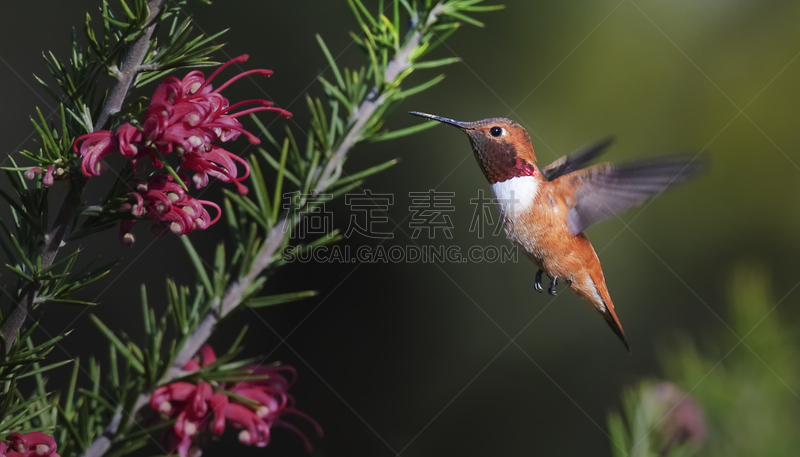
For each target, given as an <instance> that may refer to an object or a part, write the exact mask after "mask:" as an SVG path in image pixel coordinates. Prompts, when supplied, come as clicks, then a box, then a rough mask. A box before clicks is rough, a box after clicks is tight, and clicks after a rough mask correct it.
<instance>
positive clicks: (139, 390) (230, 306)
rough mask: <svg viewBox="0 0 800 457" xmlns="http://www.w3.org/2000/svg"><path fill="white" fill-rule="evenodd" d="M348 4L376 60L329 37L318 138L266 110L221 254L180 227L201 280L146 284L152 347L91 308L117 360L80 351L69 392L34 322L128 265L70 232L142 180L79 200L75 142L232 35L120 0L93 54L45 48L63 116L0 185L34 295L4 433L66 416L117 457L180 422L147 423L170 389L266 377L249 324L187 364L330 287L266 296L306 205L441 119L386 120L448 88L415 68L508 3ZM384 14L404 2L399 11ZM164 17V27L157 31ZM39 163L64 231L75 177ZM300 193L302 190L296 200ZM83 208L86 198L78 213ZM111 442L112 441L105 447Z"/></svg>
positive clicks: (14, 256) (67, 450) (0, 384)
mask: <svg viewBox="0 0 800 457" xmlns="http://www.w3.org/2000/svg"><path fill="white" fill-rule="evenodd" d="M348 3H349V5H350V7H351V8H352V10H353V13H354V15H355V17H356V19H357V21H358V24H359V27H360V30H359V31H358V33H356V34H354V35H353V37H354V39H355V40H356V42H357V44H358V45H359V46H360V47H361V48H362V49H363V51H364V53H365V55H366V64H365V65H364V66H363V67H362V68H359V69H356V70H354V69H349V68H340V67H339V66H338V64H337V63H336V62H335V60H334V59H333V57H332V55H331V53H330V51H329V50H328V48H327V46H326V45H325V43H324V42H323V41H322V39H321V38H319V37H318V40H319V44H320V47H321V50H322V55H323V57H324V58H325V59H326V60H327V62H328V64H329V66H330V69H331V74H332V76H333V77H332V78H331V80H330V81H329V80H328V79H323V78H321V79H320V82H321V84H322V89H323V92H324V97H323V98H322V99H319V98H312V97H308V98H307V107H308V109H309V112H310V114H311V123H310V126H309V128H308V135H304V136H306V137H307V138H308V140H307V141H306V143H305V144H304V145H300V144H299V143H298V141H297V140H296V138H295V134H293V133H292V131H291V130H289V129H287V130H286V135H285V137H284V138H282V139H281V140H280V141H279V140H277V139H276V138H275V137H274V136H273V135H272V134H271V133H270V132H269V131H268V129H267V128H266V127H265V126H264V125H263V124H261V123H260V122H259V121H258V119H255V118H254V119H255V122H256V124H257V125H258V128H259V130H260V131H261V133H262V134H263V137H265V138H266V139H267V145H266V147H264V148H259V149H258V152H257V154H253V155H251V156H250V157H249V158H247V159H248V161H249V164H250V167H251V175H250V189H251V192H250V193H249V195H240V194H238V193H235V192H228V191H226V193H225V195H226V199H225V202H224V213H225V218H226V221H227V225H228V228H229V229H230V234H231V242H229V243H220V244H219V245H218V246H217V249H216V253H215V257H214V259H213V262H210V263H207V262H206V261H204V260H203V259H202V258H201V257H200V255H199V254H198V252H197V251H196V250H195V248H194V247H193V245H192V243H191V242H190V241H189V239H188V237H181V238H180V239H181V241H182V242H183V244H184V247H185V249H186V251H187V255H188V258H189V259H190V261H191V263H192V265H193V266H194V269H195V272H196V277H197V284H196V285H194V286H183V285H179V284H176V283H174V282H173V281H171V280H168V281H167V297H166V306H163V305H162V306H151V305H150V303H149V300H148V296H147V293H146V289H145V287H144V286H142V293H141V308H142V322H143V327H144V339H143V341H141V342H135V341H133V340H132V339H131V338H129V337H128V336H127V335H125V334H124V333H122V332H120V331H118V330H116V329H113V328H111V327H109V326H108V325H106V324H105V323H103V322H102V321H101V320H100V319H99V318H97V317H96V316H92V317H91V319H92V321H93V323H94V324H95V327H96V328H97V330H98V332H99V333H100V334H101V335H102V336H103V338H104V339H105V340H106V341H107V342H108V345H107V347H108V362H107V363H106V364H104V365H103V366H102V367H101V364H100V363H99V362H97V361H96V360H95V359H94V358H88V364H85V363H84V364H83V365H82V364H81V363H80V361H78V360H76V361H75V362H74V364H73V366H72V374H71V377H70V380H69V382H68V384H67V385H66V386H65V387H64V388H62V389H59V390H57V391H56V392H55V393H52V392H47V391H46V390H45V380H46V379H45V378H44V374H45V373H46V372H48V371H49V370H51V369H54V368H57V367H58V366H61V365H64V364H66V363H70V361H66V362H58V363H50V364H44V363H43V362H42V361H44V360H45V356H46V355H47V354H48V353H49V352H50V351H51V350H52V348H53V346H54V345H55V344H56V343H57V342H58V341H59V340H61V339H62V338H63V337H64V336H65V335H60V336H57V337H55V338H52V339H51V340H49V341H46V342H45V343H40V344H38V346H37V345H34V343H33V341H32V340H31V339H30V336H31V332H32V330H33V328H35V326H31V327H29V328H28V329H24V330H23V331H22V334H19V331H20V329H21V328H22V326H23V323H24V321H25V319H24V318H25V314H27V312H28V311H29V310H30V309H32V308H33V307H34V306H38V305H40V304H44V303H61V304H72V305H95V303H91V302H88V301H83V300H81V299H79V298H76V296H75V294H76V292H78V291H80V290H81V289H83V288H84V287H86V286H87V285H89V284H91V283H93V282H96V281H99V280H102V279H103V278H104V277H105V276H106V275H107V274H108V273H109V271H111V269H112V268H113V266H114V263H111V264H107V265H102V266H99V267H97V266H92V265H88V266H82V267H79V265H80V262H79V260H80V253H81V251H80V250H72V251H71V252H69V253H67V254H66V255H62V257H61V258H59V259H56V254H57V253H58V252H59V249H60V248H61V246H62V241H71V240H75V239H78V238H81V237H85V236H88V235H91V234H93V233H96V232H98V231H101V230H106V229H108V228H111V227H113V226H114V225H115V224H116V222H117V218H118V215H117V214H115V213H114V212H113V211H109V209H108V208H116V207H119V203H121V202H122V200H123V199H124V198H125V194H126V193H127V192H129V189H128V188H127V183H128V182H129V181H130V179H131V178H132V176H133V170H132V168H131V167H130V166H126V167H125V168H124V169H123V170H121V171H120V172H119V173H118V176H117V179H116V181H115V183H114V184H113V185H112V186H111V188H110V189H109V191H108V192H107V193H106V194H105V196H104V197H103V198H101V199H100V201H99V202H96V204H93V205H91V206H88V207H80V208H78V205H79V204H80V202H81V192H82V189H83V186H84V185H85V182H86V178H85V177H84V176H83V175H82V174H81V172H80V169H79V161H80V157H79V156H78V154H76V153H75V151H74V149H73V145H74V144H75V140H76V138H78V137H79V136H80V135H82V134H85V133H87V132H92V131H95V130H98V129H104V128H108V127H113V126H114V125H116V124H118V123H119V122H122V121H124V122H131V123H133V124H136V122H137V119H138V118H140V115H141V114H142V113H143V111H144V106H146V100H134V101H129V100H127V99H126V96H127V95H128V92H129V91H130V90H131V89H132V88H133V87H140V86H142V85H145V84H147V83H150V82H153V81H156V80H160V79H162V78H163V77H164V76H166V75H167V74H169V73H170V72H172V71H173V70H174V69H176V68H179V67H185V66H191V67H198V66H204V65H211V64H213V62H211V61H209V60H208V56H209V54H210V53H212V52H213V51H216V50H217V49H219V45H215V44H213V43H214V42H215V41H216V39H217V38H219V36H220V35H221V33H222V32H220V33H217V34H213V35H210V36H205V35H203V34H195V33H194V31H193V28H192V26H191V21H190V20H189V19H188V18H187V17H186V16H185V14H184V13H183V12H182V8H183V7H184V6H185V4H186V0H175V1H171V2H167V4H166V5H165V6H164V7H163V8H161V9H160V10H158V14H154V11H151V10H150V7H151V6H153V5H158V2H156V1H153V0H151V1H150V2H148V1H146V0H118V3H114V4H115V5H117V7H116V8H112V7H111V3H110V2H109V1H108V0H104V1H103V3H102V8H101V12H100V15H99V20H97V19H96V17H95V18H93V17H92V16H89V15H87V18H86V23H85V33H86V38H87V40H88V43H89V48H88V50H83V49H81V48H79V46H78V45H77V40H75V39H73V47H72V51H71V55H70V57H69V59H68V60H66V61H64V60H61V59H59V58H57V57H56V56H55V55H53V54H46V56H45V60H46V63H47V67H48V70H49V71H50V73H51V74H52V77H53V79H54V81H55V85H54V86H53V87H51V86H50V85H48V84H47V83H45V82H44V81H43V80H41V79H40V80H39V81H40V83H42V84H43V85H44V86H45V87H46V88H47V90H48V91H49V92H50V93H51V94H52V95H53V96H54V97H55V98H56V99H57V100H58V101H59V115H60V116H59V117H58V121H57V122H52V121H51V120H50V118H49V117H47V116H45V115H44V114H43V113H41V112H39V111H37V118H36V119H35V120H34V121H33V124H34V127H35V129H36V131H37V133H38V138H39V140H38V143H39V148H38V149H36V150H28V151H22V152H21V155H22V156H23V157H25V158H26V159H28V160H30V161H31V162H33V165H32V166H19V165H18V164H17V163H16V162H12V165H13V166H12V167H9V168H6V169H5V171H6V174H7V176H8V180H9V183H10V186H11V188H12V190H13V191H12V192H11V193H7V192H6V191H4V190H1V189H0V197H2V198H3V199H4V200H5V201H6V202H7V203H8V206H9V211H10V214H11V218H10V220H8V221H4V220H0V229H1V230H2V232H1V233H0V248H1V249H2V250H3V252H4V254H5V255H6V257H7V265H6V266H7V268H8V269H9V270H10V271H11V272H12V273H13V274H14V275H15V278H16V286H15V289H14V290H15V292H14V294H13V299H14V301H15V303H22V305H18V306H17V307H16V308H12V311H13V312H12V313H10V314H9V315H8V316H4V319H3V328H2V335H3V336H4V337H5V338H4V339H0V342H2V343H3V345H2V346H3V347H2V348H1V349H2V355H3V357H4V358H3V359H2V360H1V361H0V389H2V391H3V392H4V393H5V396H4V397H3V398H4V399H3V401H2V403H0V433H1V432H3V431H6V432H8V431H12V430H15V429H20V428H24V429H25V430H26V431H30V430H39V429H41V430H47V431H48V432H51V431H52V430H53V427H55V426H56V425H58V427H56V428H55V431H54V432H53V433H54V438H55V439H56V441H57V443H58V446H59V453H61V454H63V455H74V454H79V453H83V452H86V451H87V450H88V449H90V447H93V446H94V445H96V444H97V443H100V444H101V446H99V447H97V448H94V447H93V449H94V450H93V452H99V454H96V453H95V454H93V455H100V454H103V453H105V452H106V451H107V450H109V448H111V449H110V451H111V455H115V456H116V455H125V454H128V453H130V452H133V451H135V450H136V449H139V448H141V447H142V446H144V445H145V444H146V443H147V441H148V439H149V434H150V433H152V432H154V431H157V430H158V429H159V428H164V427H168V426H170V425H171V423H170V422H169V421H161V422H159V423H157V424H156V425H152V426H150V425H149V424H148V425H145V424H143V422H142V418H141V416H142V414H141V411H142V408H144V407H145V406H146V405H147V404H148V401H149V398H150V395H151V393H152V392H153V390H154V389H155V388H157V387H159V386H162V385H164V384H166V383H169V382H174V381H176V380H186V381H189V382H197V381H199V380H204V381H208V382H229V381H236V380H240V379H243V377H244V376H246V375H247V376H249V377H250V379H252V378H253V377H252V375H249V374H248V373H247V372H246V371H245V370H244V367H245V365H246V364H248V363H252V362H254V361H256V360H255V359H252V360H247V359H245V360H242V359H237V357H238V356H239V355H240V352H241V347H240V342H241V340H242V338H243V336H244V331H245V330H244V329H243V330H242V332H241V333H240V335H239V337H238V338H237V340H236V342H235V343H234V344H233V345H232V346H231V348H230V349H229V350H228V352H227V353H226V354H224V355H222V356H219V357H218V359H217V361H216V362H214V363H212V364H209V365H207V366H205V367H203V368H202V369H200V370H198V371H195V372H192V373H185V372H183V370H182V369H183V367H184V365H185V363H186V362H187V360H189V358H190V357H192V356H193V355H194V354H195V353H196V351H197V350H198V349H199V348H200V347H201V346H202V344H204V343H205V342H206V340H207V339H208V338H209V337H210V336H211V334H212V332H213V330H214V329H215V327H216V326H217V325H218V324H219V323H220V321H222V320H223V319H224V318H225V317H226V316H228V315H229V314H230V313H231V312H232V311H234V310H236V309H240V308H241V305H243V304H244V305H247V306H250V307H252V308H263V307H269V306H273V305H278V304H283V303H289V302H294V301H297V300H303V299H307V298H310V297H313V296H315V295H316V292H315V291H298V292H287V293H277V294H272V295H267V296H259V294H260V293H261V291H262V289H263V288H264V285H265V284H266V281H267V279H268V278H269V276H270V275H271V274H272V273H273V271H274V270H275V269H277V268H279V267H280V266H282V265H283V262H284V261H283V259H282V255H281V252H282V248H284V247H286V246H288V245H289V243H290V242H291V239H292V234H293V233H294V231H295V230H296V227H297V224H298V223H299V222H300V220H301V219H302V217H303V214H307V213H308V212H309V211H312V210H313V209H314V208H316V207H318V206H319V205H321V204H323V203H325V202H327V201H330V200H332V199H335V198H338V197H340V196H341V195H343V194H345V193H347V192H349V191H351V190H354V189H357V188H358V187H359V186H360V185H361V184H362V183H363V180H364V179H366V178H368V177H370V176H372V175H374V174H376V173H379V172H381V171H383V170H386V169H387V168H389V167H391V166H392V165H394V164H395V163H397V161H396V160H389V161H386V162H383V163H379V164H376V165H373V166H368V167H366V168H364V169H361V170H352V171H348V172H347V173H345V171H344V164H345V161H346V159H347V156H348V154H349V153H350V151H351V150H352V148H353V147H354V146H356V145H357V144H359V143H361V142H365V141H385V140H392V139H396V138H400V137H403V136H406V135H410V134H412V133H415V132H417V131H420V130H423V129H425V128H429V127H430V126H432V125H433V123H426V124H421V125H418V126H414V127H411V128H407V129H402V130H396V131H386V130H385V129H384V121H385V118H386V115H387V113H388V112H389V111H390V110H391V109H392V108H393V107H396V106H397V105H398V104H399V103H400V102H402V101H403V100H405V99H406V98H407V97H410V96H413V95H416V94H418V93H420V92H422V91H424V90H426V89H428V88H430V87H432V86H434V85H435V84H437V83H438V82H440V81H441V80H442V78H443V77H442V76H441V75H437V76H433V77H431V78H430V79H428V80H427V81H425V82H422V83H420V84H418V85H416V86H414V87H411V88H406V87H404V86H403V83H405V81H406V78H408V76H409V75H411V74H412V73H413V72H415V71H416V70H423V69H431V68H438V67H440V66H443V65H446V64H449V63H453V62H455V61H457V60H456V59H449V58H448V59H440V60H423V58H424V57H425V56H427V55H428V53H429V52H430V51H431V50H432V49H433V48H434V47H435V46H436V45H437V44H438V43H440V42H441V40H443V39H444V38H445V37H446V36H448V35H449V34H450V33H452V32H453V31H455V30H456V29H457V28H458V26H459V24H461V23H470V24H475V25H480V23H479V22H477V21H476V20H475V19H474V18H472V17H471V16H469V15H470V14H472V13H476V12H482V11H489V10H492V9H496V8H497V7H489V6H481V5H480V3H482V1H481V0H450V1H443V2H440V3H436V4H434V3H432V2H430V1H426V2H422V3H421V4H420V2H411V1H408V0H395V1H393V2H392V3H391V5H388V7H387V8H384V7H385V6H386V5H384V2H383V1H380V2H379V4H378V9H377V11H378V13H376V14H372V13H370V12H369V10H368V9H367V7H366V6H365V5H364V4H363V3H362V2H361V0H348ZM384 10H386V11H391V13H390V14H389V15H388V16H387V15H384V14H383V11H384ZM151 24H154V26H155V28H156V32H155V33H154V34H153V35H152V36H151V35H149V33H150V31H152V28H151ZM159 30H160V33H159ZM73 38H75V37H73ZM145 40H146V41H145ZM142 46H144V47H142ZM135 49H140V51H141V52H140V56H141V58H140V60H139V61H138V62H130V61H129V57H130V56H131V55H132V54H135V53H133V50H135ZM106 76H110V77H111V78H112V80H116V81H117V83H116V85H115V86H114V87H113V88H112V89H111V90H110V91H109V92H100V91H99V90H98V88H99V87H104V86H105V85H104V84H100V82H101V78H102V77H106ZM117 89H120V90H117ZM109 116H110V117H109ZM165 164H166V163H165ZM37 167H38V168H40V169H41V170H38V172H39V173H40V175H42V174H46V176H47V177H48V180H49V179H50V178H51V177H52V178H53V180H54V181H62V182H65V183H66V187H67V192H66V197H65V199H64V203H62V206H61V208H60V209H59V211H58V214H57V216H56V221H55V222H54V223H52V224H51V225H50V226H48V224H50V221H49V213H50V208H49V206H48V201H49V200H48V194H49V192H52V191H54V190H55V189H63V187H59V186H57V185H55V184H54V183H52V182H49V183H47V184H45V182H46V181H45V180H44V179H40V178H39V177H40V175H35V176H33V177H36V178H37V179H35V180H33V181H31V180H30V178H31V176H30V175H31V174H32V173H34V172H36V171H37V170H36V168H37ZM48 167H50V168H48ZM167 167H168V171H170V172H172V173H174V172H175V170H173V169H172V168H169V166H168V165H167ZM273 171H274V172H273ZM26 172H27V174H28V176H27V178H26V174H25V173H26ZM179 181H180V180H179ZM287 195H288V196H291V198H289V199H288V200H289V203H288V204H287V203H286V200H287V199H286V197H287ZM65 208H66V210H65ZM70 208H73V209H75V208H77V209H76V210H74V211H69V209H70ZM339 238H340V236H339V233H338V231H335V230H334V231H332V232H331V233H328V234H325V235H323V236H320V237H319V238H317V239H312V240H306V241H305V244H302V245H300V246H297V248H298V249H297V251H298V252H301V251H302V250H304V249H309V248H312V247H315V246H320V245H323V244H327V243H333V242H336V241H338V240H339ZM23 305H24V306H23ZM28 305H29V306H30V307H28ZM20 309H22V310H23V311H24V314H22V315H21V316H22V319H21V320H20V319H16V317H15V312H16V311H19V310H20ZM17 317H19V316H17ZM40 363H41V364H40ZM82 372H83V373H84V374H86V375H88V377H89V378H90V379H91V382H90V383H88V385H86V386H81V385H79V384H81V383H79V382H78V379H79V374H80V373H82ZM25 378H32V379H34V381H35V384H36V386H35V389H34V392H32V393H23V392H21V391H20V388H19V384H18V381H19V380H21V379H25ZM81 378H83V377H81ZM241 401H242V402H245V401H246V399H241ZM104 440H105V443H104ZM106 445H107V446H106ZM100 448H102V449H103V450H102V451H97V450H96V449H100Z"/></svg>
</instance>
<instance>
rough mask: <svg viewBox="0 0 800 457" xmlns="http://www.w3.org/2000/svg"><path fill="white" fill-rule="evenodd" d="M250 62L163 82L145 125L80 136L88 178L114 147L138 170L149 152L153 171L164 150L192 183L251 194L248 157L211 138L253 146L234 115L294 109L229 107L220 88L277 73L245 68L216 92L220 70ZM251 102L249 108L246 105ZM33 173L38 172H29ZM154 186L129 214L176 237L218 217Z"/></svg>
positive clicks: (261, 104) (263, 103)
mask: <svg viewBox="0 0 800 457" xmlns="http://www.w3.org/2000/svg"><path fill="white" fill-rule="evenodd" d="M247 59H248V56H247V55H243V56H240V57H237V58H235V59H232V60H230V61H229V62H227V63H225V64H224V65H222V66H220V67H219V68H217V69H216V71H214V72H213V73H212V74H211V75H210V76H209V77H208V78H205V76H204V75H203V73H201V72H199V71H192V72H190V73H189V74H187V75H186V76H185V77H184V78H183V79H178V78H176V77H169V78H167V79H165V80H164V81H162V82H161V84H159V85H158V87H157V88H156V90H155V92H154V93H153V97H152V99H151V100H150V105H149V106H148V109H147V112H146V113H145V119H144V122H143V123H142V124H141V127H137V126H135V125H134V124H122V125H120V126H119V127H117V129H116V130H115V131H109V130H100V131H97V132H93V133H89V134H86V135H83V136H81V137H78V139H76V140H75V144H74V146H73V147H74V149H75V151H76V152H78V153H79V154H80V155H81V156H83V161H82V162H81V169H82V171H83V173H84V174H85V175H86V176H97V175H99V174H100V173H101V172H102V170H103V162H102V161H101V160H102V159H103V158H104V157H106V156H108V155H109V154H111V153H113V152H114V151H119V152H120V154H122V155H123V156H124V157H127V158H129V159H130V160H131V162H132V163H133V165H136V166H137V167H135V168H134V169H139V167H138V166H139V162H140V161H141V160H142V159H143V158H146V157H149V158H150V159H151V161H152V164H153V166H154V167H155V168H162V167H163V164H162V162H161V160H160V159H159V154H160V155H161V156H164V155H167V154H170V153H172V152H175V153H177V154H178V155H179V156H180V159H179V160H180V168H182V169H184V170H187V171H193V172H195V175H194V177H193V181H194V184H195V187H197V188H201V187H204V186H206V185H208V183H209V177H214V178H217V179H219V180H220V181H223V182H230V183H233V184H234V185H236V188H237V190H238V191H239V193H241V194H245V193H247V187H245V186H244V185H243V184H242V183H241V182H242V181H243V180H244V179H246V178H247V177H248V176H249V175H250V167H249V166H248V164H247V162H246V161H244V160H242V159H241V158H240V157H238V156H236V155H234V154H232V153H230V152H228V151H226V150H225V149H223V148H221V147H219V146H216V145H215V144H214V143H224V142H226V141H230V140H234V139H236V138H237V137H238V136H240V135H245V136H246V137H247V139H248V140H249V141H250V142H251V143H253V144H258V143H259V142H260V141H259V139H258V138H256V137H255V135H253V134H252V133H250V132H248V131H246V130H245V129H244V128H243V127H242V125H241V124H240V123H239V120H238V119H237V118H238V117H240V116H243V115H246V114H250V113H254V112H258V111H274V112H277V113H279V114H280V115H282V116H284V117H291V116H292V113H290V112H289V111H286V110H284V109H281V108H276V107H275V106H273V103H272V102H270V101H268V100H258V99H256V100H246V101H242V102H239V103H235V104H233V105H231V104H230V103H229V102H228V99H226V98H225V97H223V96H222V94H221V93H220V92H221V91H222V90H223V89H225V88H226V87H228V86H229V85H230V84H231V83H233V82H235V81H237V80H239V79H241V78H243V77H245V76H248V75H251V74H259V75H263V76H269V75H271V74H272V71H271V70H261V69H259V70H249V71H245V72H242V73H239V74H238V75H236V76H234V77H233V78H231V79H229V80H228V81H226V82H224V83H222V84H221V85H220V86H219V87H217V88H216V89H214V87H213V86H212V85H211V82H212V81H213V80H214V78H215V77H216V76H217V75H218V74H219V73H220V72H221V71H222V70H224V69H225V68H227V67H228V66H230V65H231V64H233V63H240V62H244V61H246V60H247ZM247 106H249V107H248V108H245V107H247ZM240 166H241V167H242V168H243V169H244V171H243V172H242V173H241V177H240V173H239V169H238V168H239V167H240ZM33 173H35V172H32V173H31V175H32V174H33ZM31 177H32V176H31ZM158 179H160V178H158ZM52 180H53V174H52V171H51V170H48V173H46V174H45V185H49V184H48V183H52ZM148 181H151V179H148ZM155 184H156V183H155V182H149V183H148V185H147V186H146V187H147V188H148V190H146V191H144V193H141V192H140V191H139V190H137V191H135V192H134V193H133V194H132V198H133V199H134V200H135V202H134V205H133V206H132V211H131V213H132V215H134V216H143V215H146V216H147V217H150V218H153V219H155V220H157V221H159V222H161V223H162V224H163V225H165V226H168V227H169V228H170V229H171V230H172V231H173V232H175V233H177V234H179V235H183V234H186V233H189V232H191V231H192V230H193V229H195V228H199V229H204V228H206V227H208V226H209V225H211V224H213V223H214V222H216V220H217V219H219V207H218V206H217V205H215V204H213V203H211V202H207V201H203V200H195V199H193V198H192V197H190V196H188V195H186V194H185V193H184V192H172V193H171V194H169V196H170V198H173V200H172V201H167V200H166V199H165V198H164V193H163V192H162V193H157V192H156V193H153V192H151V191H150V189H151V188H152V187H153V185H155ZM136 194H141V195H138V196H137V195H136ZM175 196H180V199H179V200H175V199H174V198H175ZM204 205H207V206H213V207H215V208H216V209H217V213H218V215H217V217H216V218H215V219H213V220H212V219H211V218H210V217H209V215H208V212H207V211H206V210H205V209H204V208H203V206H204ZM128 206H131V205H128ZM131 225H132V224H131V223H124V224H122V226H121V227H120V229H121V231H120V234H121V235H120V236H121V237H122V238H123V239H122V241H123V243H124V244H130V243H132V242H133V236H132V235H131V236H128V235H129V233H128V232H129V231H130V227H131Z"/></svg>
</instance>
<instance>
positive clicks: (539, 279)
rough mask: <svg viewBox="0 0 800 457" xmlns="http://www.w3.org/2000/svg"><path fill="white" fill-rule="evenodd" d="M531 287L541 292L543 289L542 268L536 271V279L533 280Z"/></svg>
mask: <svg viewBox="0 0 800 457" xmlns="http://www.w3.org/2000/svg"><path fill="white" fill-rule="evenodd" d="M533 288H534V289H536V290H537V291H539V293H541V292H542V291H543V290H544V289H542V270H539V271H538V272H536V280H535V281H534V282H533Z"/></svg>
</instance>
